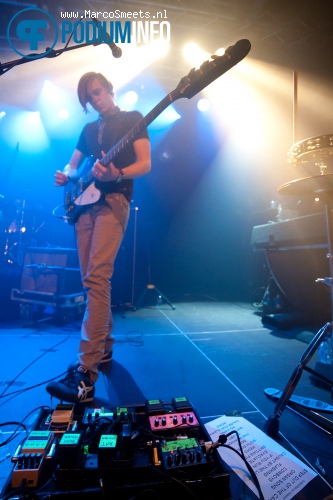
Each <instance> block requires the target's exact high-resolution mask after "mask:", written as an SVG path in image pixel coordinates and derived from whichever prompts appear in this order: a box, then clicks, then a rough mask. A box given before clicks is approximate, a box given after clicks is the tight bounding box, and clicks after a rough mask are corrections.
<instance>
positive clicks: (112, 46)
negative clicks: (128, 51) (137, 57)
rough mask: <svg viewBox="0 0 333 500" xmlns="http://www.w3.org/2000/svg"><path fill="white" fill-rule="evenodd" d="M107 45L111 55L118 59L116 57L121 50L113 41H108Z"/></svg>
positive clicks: (120, 54)
mask: <svg viewBox="0 0 333 500" xmlns="http://www.w3.org/2000/svg"><path fill="white" fill-rule="evenodd" d="M107 45H108V46H109V47H110V49H111V52H112V55H113V57H115V58H116V59H118V57H121V56H122V53H123V51H122V50H121V48H120V47H118V45H116V44H115V43H114V42H110V43H108V44H107Z"/></svg>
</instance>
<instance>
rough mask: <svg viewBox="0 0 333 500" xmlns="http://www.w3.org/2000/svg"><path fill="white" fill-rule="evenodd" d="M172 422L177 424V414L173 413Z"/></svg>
mask: <svg viewBox="0 0 333 500" xmlns="http://www.w3.org/2000/svg"><path fill="white" fill-rule="evenodd" d="M172 422H173V424H174V425H177V424H178V417H177V415H175V416H174V417H173V421H172Z"/></svg>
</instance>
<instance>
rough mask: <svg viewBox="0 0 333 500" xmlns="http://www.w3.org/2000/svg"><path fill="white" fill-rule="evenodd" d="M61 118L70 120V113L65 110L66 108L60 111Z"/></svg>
mask: <svg viewBox="0 0 333 500" xmlns="http://www.w3.org/2000/svg"><path fill="white" fill-rule="evenodd" d="M59 117H60V118H61V119H62V120H68V118H69V112H68V110H67V109H65V108H62V109H60V111H59Z"/></svg>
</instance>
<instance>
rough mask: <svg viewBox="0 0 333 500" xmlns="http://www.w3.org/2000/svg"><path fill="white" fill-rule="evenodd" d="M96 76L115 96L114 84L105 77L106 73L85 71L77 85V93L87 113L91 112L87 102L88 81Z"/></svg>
mask: <svg viewBox="0 0 333 500" xmlns="http://www.w3.org/2000/svg"><path fill="white" fill-rule="evenodd" d="M94 78H96V79H97V80H98V81H99V83H100V84H101V85H103V87H105V88H106V90H107V91H108V92H109V94H111V96H112V97H114V92H113V85H112V83H111V82H110V81H109V80H108V79H107V78H105V76H104V75H102V73H95V71H89V72H88V73H85V74H84V75H82V76H81V78H80V80H79V83H78V86H77V95H78V97H79V101H80V104H81V106H82V107H83V109H84V111H85V113H89V110H88V108H87V102H89V100H88V96H87V87H88V83H90V82H91V80H93V79H94Z"/></svg>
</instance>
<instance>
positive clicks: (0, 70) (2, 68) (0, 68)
mask: <svg viewBox="0 0 333 500" xmlns="http://www.w3.org/2000/svg"><path fill="white" fill-rule="evenodd" d="M103 43H105V45H108V46H109V47H110V49H111V51H112V47H111V44H112V42H111V43H106V42H94V43H88V42H87V43H81V44H78V45H71V46H70V47H68V46H65V47H64V48H63V49H52V50H50V52H48V53H47V51H48V49H46V51H45V55H44V56H43V53H41V54H28V56H25V57H21V58H19V59H15V60H13V61H8V62H6V63H4V64H1V63H0V75H3V74H5V73H7V71H9V70H10V69H12V68H14V67H15V66H20V65H21V64H26V63H28V62H31V61H36V60H39V59H43V58H44V57H46V58H48V59H53V58H54V57H58V56H61V55H62V54H63V53H64V52H68V51H70V50H75V49H82V48H83V47H89V46H91V45H93V46H97V45H102V44H103ZM33 57H34V58H33Z"/></svg>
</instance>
